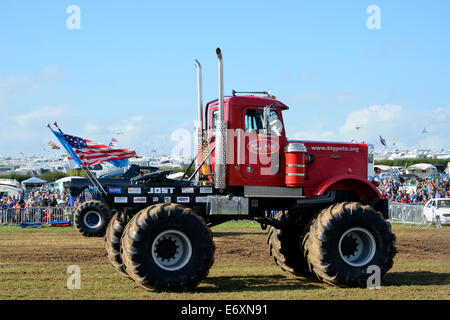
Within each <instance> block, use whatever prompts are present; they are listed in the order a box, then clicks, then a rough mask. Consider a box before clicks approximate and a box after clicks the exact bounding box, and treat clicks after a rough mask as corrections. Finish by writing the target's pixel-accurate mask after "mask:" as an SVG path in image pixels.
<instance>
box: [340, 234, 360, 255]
mask: <svg viewBox="0 0 450 320" xmlns="http://www.w3.org/2000/svg"><path fill="white" fill-rule="evenodd" d="M357 250H358V241H357V238H356V237H355V236H354V235H353V234H349V235H347V236H346V237H345V238H344V239H343V240H342V254H343V255H344V256H346V257H349V256H353V255H355V253H356V252H357Z"/></svg>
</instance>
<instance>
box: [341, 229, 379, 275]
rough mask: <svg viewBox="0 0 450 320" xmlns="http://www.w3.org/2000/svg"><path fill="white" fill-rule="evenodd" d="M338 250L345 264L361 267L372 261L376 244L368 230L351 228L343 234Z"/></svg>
mask: <svg viewBox="0 0 450 320" xmlns="http://www.w3.org/2000/svg"><path fill="white" fill-rule="evenodd" d="M338 248H339V254H340V256H341V258H342V260H344V262H345V263H347V264H348V265H350V266H352V267H361V266H364V265H366V264H367V263H369V262H370V261H371V260H372V258H373V256H374V255H375V251H376V242H375V238H374V237H373V236H372V234H371V233H370V232H369V231H368V230H367V229H364V228H351V229H349V230H347V231H346V232H344V233H343V234H342V236H341V238H340V239H339V245H338Z"/></svg>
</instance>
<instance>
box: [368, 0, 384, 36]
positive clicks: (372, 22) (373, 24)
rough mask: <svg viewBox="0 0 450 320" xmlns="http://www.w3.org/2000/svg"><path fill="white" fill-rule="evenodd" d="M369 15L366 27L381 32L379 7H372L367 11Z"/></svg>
mask: <svg viewBox="0 0 450 320" xmlns="http://www.w3.org/2000/svg"><path fill="white" fill-rule="evenodd" d="M366 13H367V14H370V16H369V17H368V18H367V21H366V25H367V29H369V30H374V29H376V30H380V29H381V10H380V7H379V6H376V5H374V4H373V5H370V6H368V7H367V10H366Z"/></svg>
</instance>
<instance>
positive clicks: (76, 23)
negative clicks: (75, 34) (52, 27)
mask: <svg viewBox="0 0 450 320" xmlns="http://www.w3.org/2000/svg"><path fill="white" fill-rule="evenodd" d="M66 13H67V14H70V16H69V17H68V18H67V20H66V26H67V29H69V30H79V29H81V9H80V7H79V6H77V5H74V4H72V5H70V6H68V7H67V9H66Z"/></svg>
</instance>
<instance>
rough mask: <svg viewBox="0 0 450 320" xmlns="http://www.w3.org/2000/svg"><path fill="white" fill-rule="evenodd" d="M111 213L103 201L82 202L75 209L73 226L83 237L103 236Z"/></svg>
mask: <svg viewBox="0 0 450 320" xmlns="http://www.w3.org/2000/svg"><path fill="white" fill-rule="evenodd" d="M110 216H111V213H110V211H109V208H108V207H107V205H106V204H105V203H104V202H103V201H98V200H91V201H86V202H83V203H82V204H81V205H80V206H79V207H78V208H77V210H76V211H75V216H74V220H75V226H76V227H77V229H78V231H79V232H80V233H81V234H82V235H83V236H85V237H103V236H104V235H105V231H106V227H107V226H108V223H109V220H110Z"/></svg>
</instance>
